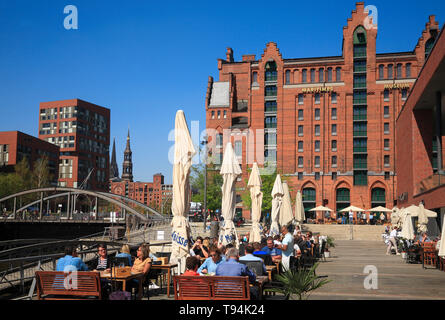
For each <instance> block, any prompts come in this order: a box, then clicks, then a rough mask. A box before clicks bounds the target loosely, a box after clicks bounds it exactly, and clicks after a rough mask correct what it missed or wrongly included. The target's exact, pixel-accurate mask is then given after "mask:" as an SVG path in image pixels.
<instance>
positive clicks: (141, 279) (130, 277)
mask: <svg viewBox="0 0 445 320" xmlns="http://www.w3.org/2000/svg"><path fill="white" fill-rule="evenodd" d="M100 277H101V278H104V279H107V280H110V281H117V282H122V290H123V291H126V288H127V281H130V280H133V279H137V280H138V282H139V290H138V300H141V299H142V293H143V289H142V283H143V282H144V273H143V272H131V274H129V275H126V276H122V275H118V276H113V277H112V276H111V273H109V272H106V271H101V272H100Z"/></svg>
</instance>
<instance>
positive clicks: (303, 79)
mask: <svg viewBox="0 0 445 320" xmlns="http://www.w3.org/2000/svg"><path fill="white" fill-rule="evenodd" d="M301 82H303V83H306V82H307V70H306V69H303V70H301Z"/></svg>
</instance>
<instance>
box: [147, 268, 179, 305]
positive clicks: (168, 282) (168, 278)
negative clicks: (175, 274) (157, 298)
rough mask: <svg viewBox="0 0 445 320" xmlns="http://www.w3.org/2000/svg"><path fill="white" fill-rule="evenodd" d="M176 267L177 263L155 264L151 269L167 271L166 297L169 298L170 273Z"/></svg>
mask: <svg viewBox="0 0 445 320" xmlns="http://www.w3.org/2000/svg"><path fill="white" fill-rule="evenodd" d="M177 266H178V264H177V263H174V264H171V263H168V264H156V265H152V266H151V268H152V269H160V270H167V272H168V273H167V297H168V298H170V284H171V271H172V269H173V268H176V267H177Z"/></svg>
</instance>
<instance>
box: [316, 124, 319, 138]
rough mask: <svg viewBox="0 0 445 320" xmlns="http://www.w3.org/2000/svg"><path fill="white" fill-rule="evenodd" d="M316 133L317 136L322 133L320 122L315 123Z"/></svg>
mask: <svg viewBox="0 0 445 320" xmlns="http://www.w3.org/2000/svg"><path fill="white" fill-rule="evenodd" d="M315 135H316V136H319V135H320V125H318V124H316V125H315Z"/></svg>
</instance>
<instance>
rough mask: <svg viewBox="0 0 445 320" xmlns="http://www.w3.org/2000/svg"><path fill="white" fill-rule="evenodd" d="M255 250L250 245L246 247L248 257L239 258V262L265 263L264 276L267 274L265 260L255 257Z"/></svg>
mask: <svg viewBox="0 0 445 320" xmlns="http://www.w3.org/2000/svg"><path fill="white" fill-rule="evenodd" d="M254 250H255V249H254V248H253V246H252V245H248V246H247V247H246V255H245V256H242V257H240V258H239V261H261V262H262V263H263V274H266V273H267V271H266V266H265V265H264V262H263V259H261V258H260V257H255V256H254V255H253V251H254Z"/></svg>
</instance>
